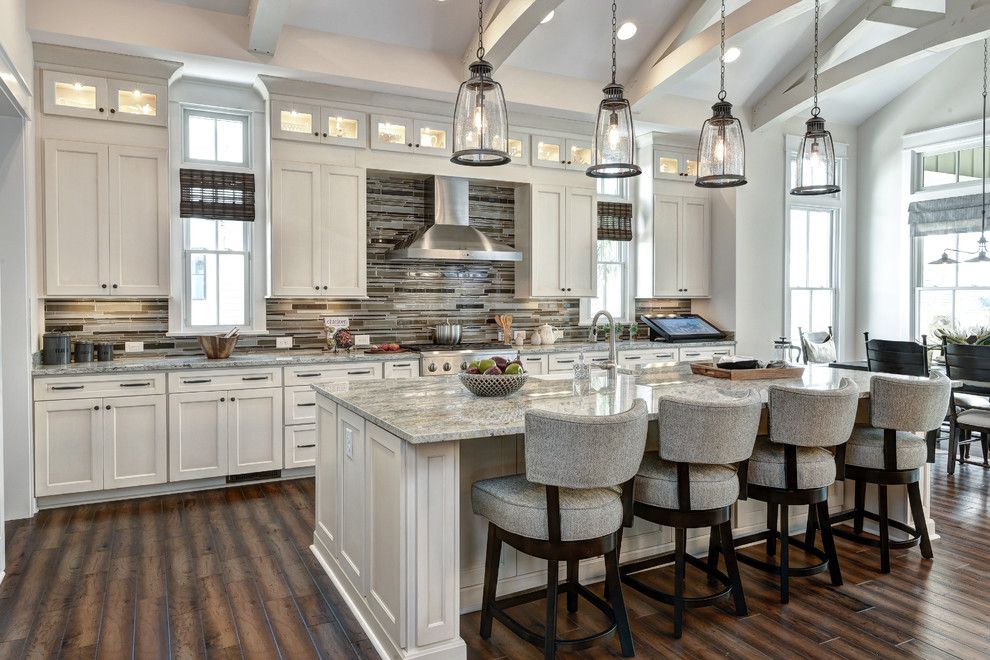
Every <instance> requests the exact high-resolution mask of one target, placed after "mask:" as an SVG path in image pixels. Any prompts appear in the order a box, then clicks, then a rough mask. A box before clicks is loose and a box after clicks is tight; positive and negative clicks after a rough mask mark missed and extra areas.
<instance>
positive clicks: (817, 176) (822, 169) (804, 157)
mask: <svg viewBox="0 0 990 660" xmlns="http://www.w3.org/2000/svg"><path fill="white" fill-rule="evenodd" d="M818 19H819V0H815V64H814V86H815V105H814V107H813V108H812V109H811V118H810V119H809V120H808V121H807V124H806V125H807V129H806V130H805V133H804V139H803V140H801V148H800V149H799V150H798V157H797V179H796V180H795V182H794V183H795V185H794V187H793V188H792V189H791V194H792V195H831V194H833V193H837V192H839V186H838V184H836V182H835V147H834V146H833V145H832V134H831V133H829V132H828V131H826V130H825V119H824V118H823V117H820V116H819V114H820V113H821V109H820V108H819V107H818Z"/></svg>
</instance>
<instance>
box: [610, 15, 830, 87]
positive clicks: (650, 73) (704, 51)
mask: <svg viewBox="0 0 990 660" xmlns="http://www.w3.org/2000/svg"><path fill="white" fill-rule="evenodd" d="M812 7H813V4H812V3H811V2H809V1H808V0H760V1H759V2H747V3H746V4H744V5H743V6H742V7H740V8H739V9H737V10H736V11H734V12H732V13H731V14H729V15H728V16H726V18H725V39H726V41H731V40H732V39H733V38H734V37H737V36H741V35H743V34H745V33H747V32H749V31H751V30H754V29H757V28H760V29H767V28H770V27H773V26H774V25H778V24H780V23H782V22H785V21H788V20H790V19H792V18H794V17H795V16H798V15H800V14H802V13H804V12H805V11H807V10H809V9H810V8H812ZM719 33H720V28H719V24H718V23H715V24H713V25H710V26H708V27H707V28H705V29H704V30H702V31H701V32H699V33H698V34H696V35H694V36H692V37H690V38H688V39H687V40H686V41H684V43H682V44H681V45H680V46H678V47H676V48H672V49H670V51H669V53H667V54H666V55H664V56H662V57H660V58H659V59H656V60H654V59H653V58H652V57H650V58H647V59H646V60H644V61H643V62H642V63H641V64H640V66H639V68H638V69H637V70H636V73H635V74H633V77H632V79H631V80H630V81H629V84H628V85H627V86H626V93H627V98H628V99H629V100H630V102H632V103H638V102H640V101H642V100H643V99H645V98H646V97H648V96H649V95H651V94H653V93H654V92H655V91H656V90H657V87H659V86H660V85H661V84H663V83H664V82H666V81H667V80H670V79H671V78H673V77H674V76H675V75H679V76H680V75H691V74H692V73H694V72H696V71H698V70H699V69H701V68H702V67H703V66H704V65H705V64H707V63H708V62H710V58H709V54H710V53H711V51H712V50H713V49H715V48H717V47H718V43H719ZM674 40H676V37H675V38H674ZM672 43H673V42H672ZM658 45H659V44H658ZM654 52H656V49H655V50H654Z"/></svg>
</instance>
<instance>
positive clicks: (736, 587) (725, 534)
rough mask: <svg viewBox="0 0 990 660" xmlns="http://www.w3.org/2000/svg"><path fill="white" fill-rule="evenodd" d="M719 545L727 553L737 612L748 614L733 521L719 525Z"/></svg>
mask: <svg viewBox="0 0 990 660" xmlns="http://www.w3.org/2000/svg"><path fill="white" fill-rule="evenodd" d="M719 547H720V548H721V550H722V554H724V555H725V571H726V573H728V574H729V581H730V582H731V583H732V600H733V602H735V604H736V614H737V615H739V616H746V614H748V613H749V609H748V608H747V607H746V596H745V594H744V593H743V586H742V575H740V573H739V562H738V561H737V560H736V548H735V543H734V542H733V540H732V523H731V522H724V523H722V524H721V525H719Z"/></svg>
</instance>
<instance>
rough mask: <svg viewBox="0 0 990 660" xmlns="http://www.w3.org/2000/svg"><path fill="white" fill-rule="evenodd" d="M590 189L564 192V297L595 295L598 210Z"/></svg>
mask: <svg viewBox="0 0 990 660" xmlns="http://www.w3.org/2000/svg"><path fill="white" fill-rule="evenodd" d="M597 206H598V205H597V204H596V202H595V191H594V190H592V189H591V188H587V189H586V188H568V189H567V216H566V219H565V221H564V228H563V229H562V234H563V236H564V247H563V260H564V262H563V265H564V268H563V270H564V288H566V289H567V292H566V296H567V297H568V298H571V297H575V298H576V297H581V298H593V297H595V296H597V295H598V208H597Z"/></svg>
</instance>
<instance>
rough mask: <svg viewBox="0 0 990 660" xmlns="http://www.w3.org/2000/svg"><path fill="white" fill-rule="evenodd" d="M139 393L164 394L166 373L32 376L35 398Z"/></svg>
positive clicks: (70, 397)
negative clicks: (33, 377)
mask: <svg viewBox="0 0 990 660" xmlns="http://www.w3.org/2000/svg"><path fill="white" fill-rule="evenodd" d="M140 394H165V374H128V375H126V376H124V375H120V374H114V375H112V376H53V377H51V378H35V379H34V400H35V401H56V400H65V399H89V398H92V397H104V396H113V397H117V396H137V395H140Z"/></svg>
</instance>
